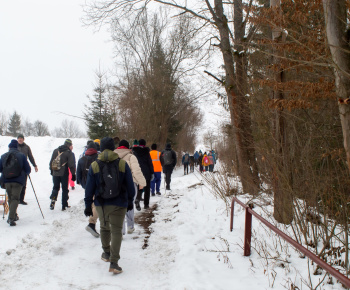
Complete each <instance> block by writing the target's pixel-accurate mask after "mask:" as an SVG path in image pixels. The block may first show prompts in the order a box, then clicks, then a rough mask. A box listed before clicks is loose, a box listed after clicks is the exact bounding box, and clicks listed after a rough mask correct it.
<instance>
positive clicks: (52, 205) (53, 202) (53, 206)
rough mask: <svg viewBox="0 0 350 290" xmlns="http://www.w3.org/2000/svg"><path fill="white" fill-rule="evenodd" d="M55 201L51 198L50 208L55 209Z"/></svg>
mask: <svg viewBox="0 0 350 290" xmlns="http://www.w3.org/2000/svg"><path fill="white" fill-rule="evenodd" d="M55 202H56V201H54V200H53V199H52V200H51V203H50V209H51V210H54V209H55Z"/></svg>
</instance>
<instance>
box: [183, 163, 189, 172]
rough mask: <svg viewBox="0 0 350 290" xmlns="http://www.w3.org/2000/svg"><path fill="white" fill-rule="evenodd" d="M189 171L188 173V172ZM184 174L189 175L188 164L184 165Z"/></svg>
mask: <svg viewBox="0 0 350 290" xmlns="http://www.w3.org/2000/svg"><path fill="white" fill-rule="evenodd" d="M186 171H187V172H186ZM184 173H185V174H186V173H187V174H188V163H184Z"/></svg>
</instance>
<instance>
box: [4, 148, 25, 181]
mask: <svg viewBox="0 0 350 290" xmlns="http://www.w3.org/2000/svg"><path fill="white" fill-rule="evenodd" d="M2 162H3V164H2V166H3V171H2V172H3V174H4V177H5V178H15V177H18V176H20V175H21V173H22V166H21V163H20V161H19V160H18V156H16V153H14V152H7V153H5V154H4V157H3V160H2Z"/></svg>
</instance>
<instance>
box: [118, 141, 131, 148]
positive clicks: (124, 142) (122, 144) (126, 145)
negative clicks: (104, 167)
mask: <svg viewBox="0 0 350 290" xmlns="http://www.w3.org/2000/svg"><path fill="white" fill-rule="evenodd" d="M122 146H123V147H126V148H130V144H129V142H128V141H126V140H124V139H123V140H120V142H119V147H122Z"/></svg>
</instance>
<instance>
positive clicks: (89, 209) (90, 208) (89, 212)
mask: <svg viewBox="0 0 350 290" xmlns="http://www.w3.org/2000/svg"><path fill="white" fill-rule="evenodd" d="M84 214H85V216H92V215H93V214H92V207H91V206H90V207H87V208H85V210H84Z"/></svg>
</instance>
